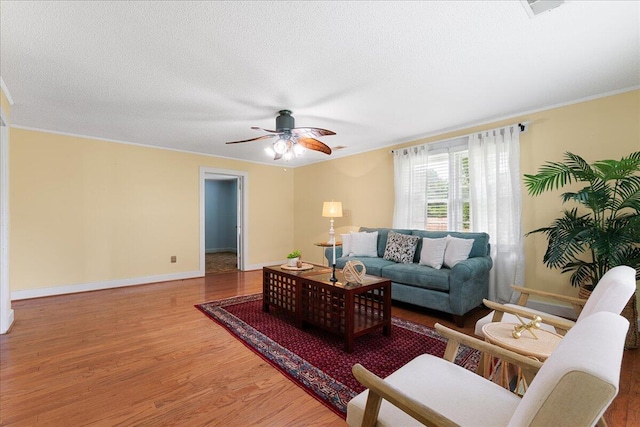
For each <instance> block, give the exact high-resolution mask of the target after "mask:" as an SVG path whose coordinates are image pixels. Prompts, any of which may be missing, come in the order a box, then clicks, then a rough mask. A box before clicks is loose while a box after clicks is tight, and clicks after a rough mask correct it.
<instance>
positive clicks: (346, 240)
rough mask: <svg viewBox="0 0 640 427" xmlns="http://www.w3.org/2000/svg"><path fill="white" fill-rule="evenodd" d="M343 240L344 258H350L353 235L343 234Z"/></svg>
mask: <svg viewBox="0 0 640 427" xmlns="http://www.w3.org/2000/svg"><path fill="white" fill-rule="evenodd" d="M340 237H341V238H342V256H349V253H350V252H351V234H341V235H340Z"/></svg>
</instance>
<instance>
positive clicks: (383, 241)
mask: <svg viewBox="0 0 640 427" xmlns="http://www.w3.org/2000/svg"><path fill="white" fill-rule="evenodd" d="M360 231H367V232H372V231H377V232H378V256H379V257H380V258H382V257H383V256H384V250H385V249H386V248H387V236H388V235H389V231H395V232H396V233H400V234H411V230H405V229H400V228H370V227H360ZM445 235H446V233H445Z"/></svg>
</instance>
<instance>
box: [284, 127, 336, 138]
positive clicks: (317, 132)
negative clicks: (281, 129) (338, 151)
mask: <svg viewBox="0 0 640 427" xmlns="http://www.w3.org/2000/svg"><path fill="white" fill-rule="evenodd" d="M291 134H292V135H295V136H315V137H316V138H317V137H319V136H327V135H335V134H336V133H335V132H334V131H332V130H327V129H320V128H293V129H291Z"/></svg>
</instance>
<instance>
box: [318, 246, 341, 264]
mask: <svg viewBox="0 0 640 427" xmlns="http://www.w3.org/2000/svg"><path fill="white" fill-rule="evenodd" d="M314 245H316V246H320V247H321V248H322V258H323V259H324V249H325V248H332V247H333V243H329V242H318V243H314ZM338 246H342V242H336V247H338ZM327 265H328V266H329V267H331V263H330V262H329V261H327Z"/></svg>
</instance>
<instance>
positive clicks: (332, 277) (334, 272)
mask: <svg viewBox="0 0 640 427" xmlns="http://www.w3.org/2000/svg"><path fill="white" fill-rule="evenodd" d="M329 281H330V282H333V283H336V282H337V281H338V279H337V278H336V265H335V264H333V267H332V269H331V278H330V279H329Z"/></svg>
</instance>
